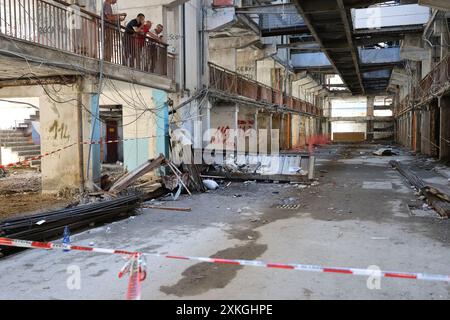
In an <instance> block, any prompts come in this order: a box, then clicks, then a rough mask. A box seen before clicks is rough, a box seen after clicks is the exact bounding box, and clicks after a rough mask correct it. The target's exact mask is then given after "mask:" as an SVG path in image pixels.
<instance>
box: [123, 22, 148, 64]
mask: <svg viewBox="0 0 450 320" xmlns="http://www.w3.org/2000/svg"><path fill="white" fill-rule="evenodd" d="M144 22H145V16H144V14H142V13H139V14H138V15H137V17H136V18H135V19H133V20H131V21H130V22H128V23H127V26H126V27H125V34H124V50H125V52H124V57H125V59H126V65H128V66H130V67H136V66H137V67H139V66H140V57H141V51H142V47H141V46H139V44H140V42H139V37H140V36H142V28H143V26H144Z"/></svg>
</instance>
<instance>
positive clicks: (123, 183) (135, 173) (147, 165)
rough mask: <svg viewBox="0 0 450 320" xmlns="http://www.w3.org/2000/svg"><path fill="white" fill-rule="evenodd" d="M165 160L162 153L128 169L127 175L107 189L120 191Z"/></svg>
mask: <svg viewBox="0 0 450 320" xmlns="http://www.w3.org/2000/svg"><path fill="white" fill-rule="evenodd" d="M165 161H166V158H165V157H164V155H162V154H160V155H159V157H158V158H155V159H152V160H148V161H146V162H144V163H143V164H141V165H140V166H138V167H137V168H136V169H134V170H132V171H130V172H129V173H128V174H127V175H125V176H123V177H121V178H120V179H118V180H117V181H116V182H115V183H114V184H113V185H112V186H111V188H109V191H110V192H120V191H121V190H123V189H125V188H126V187H128V186H130V185H131V184H133V183H134V182H135V181H136V180H137V179H138V178H139V177H141V176H143V175H144V174H146V173H148V172H150V171H152V170H155V169H156V168H159V167H160V166H161V165H162V164H163V163H164V162H165Z"/></svg>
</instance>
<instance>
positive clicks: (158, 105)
mask: <svg viewBox="0 0 450 320" xmlns="http://www.w3.org/2000/svg"><path fill="white" fill-rule="evenodd" d="M152 98H153V102H154V105H155V109H156V110H155V112H154V117H152V118H154V119H155V122H154V124H155V125H156V136H157V137H156V138H152V139H156V155H159V154H160V153H162V154H164V155H165V156H168V155H169V138H168V136H169V109H168V105H167V93H166V92H165V91H162V90H156V89H152ZM149 135H150V130H149ZM125 138H131V137H129V136H128V137H125ZM123 155H124V165H125V166H126V167H127V168H128V170H133V169H135V168H136V167H137V166H139V165H140V164H142V163H143V162H145V161H147V160H149V155H150V150H149V139H148V138H145V139H133V140H127V141H124V142H123Z"/></svg>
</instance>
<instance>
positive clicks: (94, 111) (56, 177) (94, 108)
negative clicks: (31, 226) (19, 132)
mask: <svg viewBox="0 0 450 320" xmlns="http://www.w3.org/2000/svg"><path fill="white" fill-rule="evenodd" d="M58 99H59V100H61V101H68V102H64V103H57V102H55V101H54V99H51V98H50V97H49V96H47V95H46V94H45V93H42V95H41V96H40V97H39V108H40V131H41V132H40V134H41V150H42V153H47V152H52V151H55V150H58V149H61V150H60V151H59V152H57V153H56V154H53V155H48V156H45V157H43V158H42V159H41V171H42V192H43V193H56V192H58V191H60V190H62V189H69V190H73V189H78V190H83V189H84V187H86V188H88V189H92V187H93V185H92V184H93V183H94V182H98V181H99V179H100V145H99V144H94V145H89V144H84V145H83V146H82V147H79V143H80V142H81V141H90V140H91V137H92V140H96V141H98V140H99V139H100V119H99V115H98V96H97V94H96V80H95V79H91V78H88V77H83V79H80V80H79V81H78V82H77V83H75V84H74V85H73V86H72V87H66V86H63V87H61V90H60V91H59V92H58ZM68 146H70V147H68ZM65 147H67V148H65ZM89 149H90V160H88V159H89ZM88 161H89V163H88Z"/></svg>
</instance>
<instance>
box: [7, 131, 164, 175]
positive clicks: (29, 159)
mask: <svg viewBox="0 0 450 320" xmlns="http://www.w3.org/2000/svg"><path fill="white" fill-rule="evenodd" d="M156 137H157V136H148V137H140V138H128V139H120V140H107V141H103V140H95V141H82V142H74V143H71V144H69V145H67V146H65V147H62V148H59V149H56V150H53V151H51V152H46V153H43V154H40V155H38V156H35V157H32V158H27V159H24V160H21V161H17V162H12V163H8V164H5V165H1V164H0V169H6V168H11V167H15V166H19V165H27V164H29V162H31V161H34V160H39V159H42V158H43V157H46V156H49V155H52V154H55V153H58V152H60V151H62V150H65V149H67V148H70V147H73V146H75V145H77V144H86V145H91V144H108V143H119V142H121V141H130V140H139V139H151V138H156Z"/></svg>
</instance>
